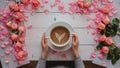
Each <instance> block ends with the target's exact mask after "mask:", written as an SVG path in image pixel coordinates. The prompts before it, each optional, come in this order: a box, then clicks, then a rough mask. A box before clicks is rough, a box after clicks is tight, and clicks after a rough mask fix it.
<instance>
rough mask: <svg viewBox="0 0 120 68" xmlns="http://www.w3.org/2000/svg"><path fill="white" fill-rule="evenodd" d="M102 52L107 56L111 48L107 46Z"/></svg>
mask: <svg viewBox="0 0 120 68" xmlns="http://www.w3.org/2000/svg"><path fill="white" fill-rule="evenodd" d="M102 52H103V53H105V54H107V53H108V52H109V48H108V47H107V46H103V47H102Z"/></svg>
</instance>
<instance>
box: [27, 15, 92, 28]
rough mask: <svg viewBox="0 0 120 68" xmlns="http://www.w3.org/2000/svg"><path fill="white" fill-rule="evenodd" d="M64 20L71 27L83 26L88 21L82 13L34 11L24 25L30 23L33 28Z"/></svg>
mask: <svg viewBox="0 0 120 68" xmlns="http://www.w3.org/2000/svg"><path fill="white" fill-rule="evenodd" d="M60 21H63V22H66V23H68V24H70V25H71V26H72V27H80V28H85V27H86V26H87V25H88V24H89V23H90V21H87V19H86V16H84V15H78V14H74V15H69V14H61V13H49V14H47V15H46V14H44V13H35V14H33V16H30V17H29V20H28V22H27V23H25V25H29V24H32V25H33V28H38V27H40V28H47V27H49V26H50V25H51V24H53V23H55V22H60Z"/></svg>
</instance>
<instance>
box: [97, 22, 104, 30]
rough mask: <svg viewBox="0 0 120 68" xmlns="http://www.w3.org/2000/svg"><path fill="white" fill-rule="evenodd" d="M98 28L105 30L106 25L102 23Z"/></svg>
mask: <svg viewBox="0 0 120 68" xmlns="http://www.w3.org/2000/svg"><path fill="white" fill-rule="evenodd" d="M98 28H99V29H100V30H103V29H105V24H103V23H102V22H100V23H98Z"/></svg>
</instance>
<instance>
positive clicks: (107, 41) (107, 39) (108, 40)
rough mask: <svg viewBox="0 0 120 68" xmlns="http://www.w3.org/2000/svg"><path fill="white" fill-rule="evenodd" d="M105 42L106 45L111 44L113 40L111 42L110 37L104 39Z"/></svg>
mask: <svg viewBox="0 0 120 68" xmlns="http://www.w3.org/2000/svg"><path fill="white" fill-rule="evenodd" d="M105 42H106V43H107V44H108V45H111V44H113V40H112V38H111V37H108V38H106V40H105Z"/></svg>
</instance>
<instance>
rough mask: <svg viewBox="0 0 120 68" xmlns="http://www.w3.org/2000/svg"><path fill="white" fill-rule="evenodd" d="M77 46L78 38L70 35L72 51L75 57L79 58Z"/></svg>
mask: <svg viewBox="0 0 120 68" xmlns="http://www.w3.org/2000/svg"><path fill="white" fill-rule="evenodd" d="M78 45H79V39H78V36H77V35H76V34H73V35H72V50H73V53H74V55H75V57H79V51H78Z"/></svg>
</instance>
